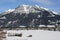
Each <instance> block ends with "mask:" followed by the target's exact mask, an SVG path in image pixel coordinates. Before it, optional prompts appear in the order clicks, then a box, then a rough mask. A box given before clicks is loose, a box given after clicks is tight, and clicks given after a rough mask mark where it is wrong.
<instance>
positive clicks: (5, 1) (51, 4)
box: [0, 0, 60, 12]
mask: <svg viewBox="0 0 60 40" xmlns="http://www.w3.org/2000/svg"><path fill="white" fill-rule="evenodd" d="M22 4H25V5H32V6H34V5H38V6H41V7H44V8H48V9H50V10H52V11H56V12H57V11H60V0H0V12H4V11H5V10H8V9H14V8H16V7H18V6H19V5H22Z"/></svg>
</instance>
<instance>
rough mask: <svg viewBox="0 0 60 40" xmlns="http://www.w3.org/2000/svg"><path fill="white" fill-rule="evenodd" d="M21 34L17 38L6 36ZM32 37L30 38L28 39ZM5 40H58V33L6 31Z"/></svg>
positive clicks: (59, 36) (59, 37)
mask: <svg viewBox="0 0 60 40" xmlns="http://www.w3.org/2000/svg"><path fill="white" fill-rule="evenodd" d="M20 33H21V34H22V37H19V36H8V34H20ZM29 35H32V37H28V36H29ZM5 40H60V32H59V31H43V30H7V34H6V39H5Z"/></svg>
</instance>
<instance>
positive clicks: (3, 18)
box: [0, 5, 60, 27]
mask: <svg viewBox="0 0 60 40" xmlns="http://www.w3.org/2000/svg"><path fill="white" fill-rule="evenodd" d="M42 25H44V26H45V27H46V26H49V25H50V26H51V27H55V26H60V15H57V14H56V12H53V11H51V10H49V9H47V8H43V7H40V6H38V5H35V6H30V5H21V6H18V7H17V8H15V9H9V10H7V11H5V12H3V13H1V14H0V27H21V26H23V27H41V26H42ZM52 25H53V26H52Z"/></svg>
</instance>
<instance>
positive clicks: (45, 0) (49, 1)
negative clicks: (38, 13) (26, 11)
mask: <svg viewBox="0 0 60 40" xmlns="http://www.w3.org/2000/svg"><path fill="white" fill-rule="evenodd" d="M31 1H33V2H37V3H45V4H47V5H50V4H53V3H52V2H51V0H31Z"/></svg>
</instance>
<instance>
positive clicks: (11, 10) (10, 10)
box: [6, 9, 15, 13]
mask: <svg viewBox="0 0 60 40" xmlns="http://www.w3.org/2000/svg"><path fill="white" fill-rule="evenodd" d="M14 10H15V9H9V10H6V12H8V13H10V12H13V11H14Z"/></svg>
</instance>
